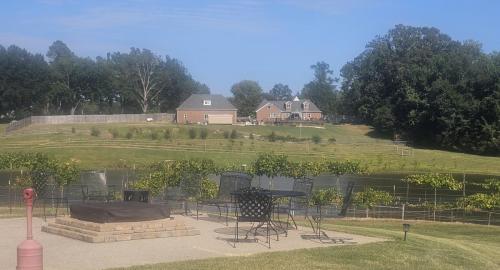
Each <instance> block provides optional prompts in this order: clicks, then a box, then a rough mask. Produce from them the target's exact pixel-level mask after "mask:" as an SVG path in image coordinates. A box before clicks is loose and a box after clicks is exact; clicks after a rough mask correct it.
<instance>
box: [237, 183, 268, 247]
mask: <svg viewBox="0 0 500 270" xmlns="http://www.w3.org/2000/svg"><path fill="white" fill-rule="evenodd" d="M234 195H235V199H236V210H235V215H236V227H235V232H234V237H235V244H234V247H236V242H238V241H239V230H238V228H239V223H240V222H252V223H254V222H258V225H257V226H255V228H254V227H253V224H252V227H251V228H250V230H248V231H247V233H246V235H245V239H247V238H248V234H249V233H250V232H251V231H252V230H253V229H254V230H255V233H254V236H256V235H257V230H258V229H259V228H261V227H262V226H264V225H266V232H267V234H266V240H267V243H268V245H269V248H271V234H270V230H271V229H272V230H274V231H275V233H276V235H278V232H277V231H276V230H275V229H274V228H273V227H272V226H271V212H272V207H273V203H272V197H271V194H270V193H269V191H265V190H263V189H259V188H255V187H249V188H243V189H240V190H239V191H237V192H235V193H234Z"/></svg>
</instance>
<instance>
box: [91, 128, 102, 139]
mask: <svg viewBox="0 0 500 270" xmlns="http://www.w3.org/2000/svg"><path fill="white" fill-rule="evenodd" d="M90 135H91V136H94V137H99V135H101V131H100V130H99V129H98V128H96V127H92V128H91V129H90Z"/></svg>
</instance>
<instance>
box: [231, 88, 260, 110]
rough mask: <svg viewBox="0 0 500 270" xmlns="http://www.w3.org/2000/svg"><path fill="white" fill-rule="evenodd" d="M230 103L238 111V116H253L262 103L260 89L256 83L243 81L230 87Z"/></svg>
mask: <svg viewBox="0 0 500 270" xmlns="http://www.w3.org/2000/svg"><path fill="white" fill-rule="evenodd" d="M231 93H233V97H232V98H231V102H232V103H233V105H234V106H235V107H236V108H237V109H238V115H240V116H249V115H254V114H255V110H256V109H257V106H258V105H259V103H260V102H261V101H262V88H261V87H260V85H259V84H258V83H257V82H256V81H249V80H244V81H241V82H238V83H235V84H234V85H233V86H232V87H231Z"/></svg>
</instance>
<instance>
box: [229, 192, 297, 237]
mask: <svg viewBox="0 0 500 270" xmlns="http://www.w3.org/2000/svg"><path fill="white" fill-rule="evenodd" d="M262 193H265V194H268V195H270V196H271V198H272V200H273V204H274V203H275V202H276V200H277V199H280V198H293V197H304V196H306V193H305V192H302V191H294V190H268V189H263V190H262ZM238 194H239V192H238V191H235V192H231V195H232V196H233V197H234V196H236V195H238ZM288 215H290V213H288ZM278 221H279V223H278V224H277V223H275V222H274V221H273V220H272V219H271V224H272V226H273V227H274V228H275V229H276V228H277V227H279V228H280V229H281V230H282V231H284V232H285V236H288V226H287V228H283V226H282V225H281V220H279V213H278ZM275 231H276V230H275Z"/></svg>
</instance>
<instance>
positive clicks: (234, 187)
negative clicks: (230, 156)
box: [201, 172, 252, 225]
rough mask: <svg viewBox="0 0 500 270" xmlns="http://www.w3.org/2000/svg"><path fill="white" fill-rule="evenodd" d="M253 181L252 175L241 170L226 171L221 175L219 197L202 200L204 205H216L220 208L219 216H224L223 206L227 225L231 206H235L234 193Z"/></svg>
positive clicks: (247, 186)
mask: <svg viewBox="0 0 500 270" xmlns="http://www.w3.org/2000/svg"><path fill="white" fill-rule="evenodd" d="M251 183H252V176H250V175H248V174H245V173H240V172H225V173H223V174H222V175H221V176H220V181H219V191H218V192H217V197H216V198H214V199H210V200H203V201H201V204H202V205H209V206H215V207H217V209H218V210H219V217H222V211H221V208H224V209H225V212H226V225H227V224H228V218H229V208H230V207H232V206H234V202H233V199H232V195H231V194H232V193H234V192H235V191H238V190H240V189H242V188H249V187H250V185H251Z"/></svg>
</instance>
